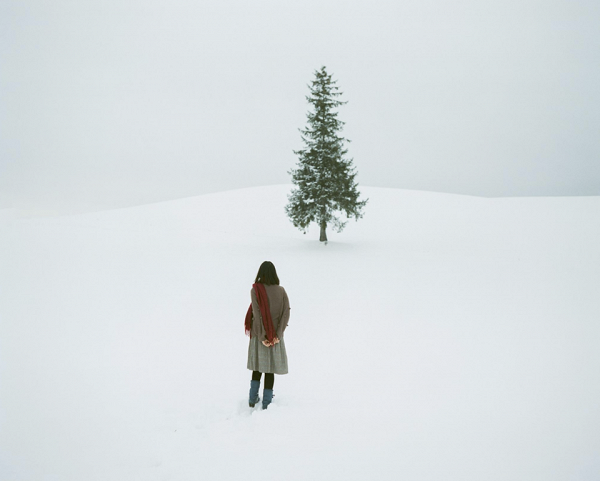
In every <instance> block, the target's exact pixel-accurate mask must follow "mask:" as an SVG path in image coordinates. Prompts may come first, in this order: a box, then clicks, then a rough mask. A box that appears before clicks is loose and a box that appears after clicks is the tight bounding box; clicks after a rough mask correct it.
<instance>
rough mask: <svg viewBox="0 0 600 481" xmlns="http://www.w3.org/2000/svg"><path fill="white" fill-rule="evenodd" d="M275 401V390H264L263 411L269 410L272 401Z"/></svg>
mask: <svg viewBox="0 0 600 481" xmlns="http://www.w3.org/2000/svg"><path fill="white" fill-rule="evenodd" d="M272 400H273V390H272V389H264V390H263V409H267V408H268V407H269V404H271V401H272Z"/></svg>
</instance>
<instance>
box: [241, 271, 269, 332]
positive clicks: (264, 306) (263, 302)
mask: <svg viewBox="0 0 600 481" xmlns="http://www.w3.org/2000/svg"><path fill="white" fill-rule="evenodd" d="M252 287H253V288H254V293H255V294H256V300H257V301H258V308H259V309H260V315H261V317H262V320H263V326H264V328H265V331H266V333H267V341H269V342H270V343H272V342H273V339H275V328H274V327H273V319H271V309H270V308H269V298H268V297H267V290H266V289H265V286H264V285H263V284H261V283H259V282H257V283H256V284H252ZM244 326H245V328H246V335H247V336H250V337H252V333H251V330H252V303H250V307H249V308H248V312H247V313H246V321H245V322H244Z"/></svg>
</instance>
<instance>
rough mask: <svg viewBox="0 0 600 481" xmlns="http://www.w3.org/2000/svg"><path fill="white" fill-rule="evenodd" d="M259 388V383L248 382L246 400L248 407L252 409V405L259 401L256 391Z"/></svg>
mask: <svg viewBox="0 0 600 481" xmlns="http://www.w3.org/2000/svg"><path fill="white" fill-rule="evenodd" d="M259 388H260V381H254V380H252V381H250V397H249V399H248V405H249V406H250V407H251V408H253V407H254V405H255V404H256V403H257V402H258V401H260V398H259V397H258V389H259Z"/></svg>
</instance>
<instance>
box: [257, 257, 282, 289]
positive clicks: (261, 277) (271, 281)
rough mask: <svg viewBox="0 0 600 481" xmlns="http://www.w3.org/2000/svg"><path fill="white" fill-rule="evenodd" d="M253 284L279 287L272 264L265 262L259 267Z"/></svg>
mask: <svg viewBox="0 0 600 481" xmlns="http://www.w3.org/2000/svg"><path fill="white" fill-rule="evenodd" d="M254 282H260V283H261V284H264V285H265V286H273V285H276V286H278V285H279V277H277V271H276V270H275V266H274V265H273V263H272V262H270V261H265V262H263V263H262V264H261V265H260V267H259V269H258V274H256V280H255V281H254Z"/></svg>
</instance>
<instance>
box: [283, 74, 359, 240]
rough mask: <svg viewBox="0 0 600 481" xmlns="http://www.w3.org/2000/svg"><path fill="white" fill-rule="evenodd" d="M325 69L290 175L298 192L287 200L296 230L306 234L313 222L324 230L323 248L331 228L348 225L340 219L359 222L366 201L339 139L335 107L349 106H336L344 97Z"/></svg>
mask: <svg viewBox="0 0 600 481" xmlns="http://www.w3.org/2000/svg"><path fill="white" fill-rule="evenodd" d="M336 83H337V81H334V80H332V78H331V75H329V74H328V73H327V71H326V69H325V67H321V70H317V71H315V79H314V80H313V81H312V85H309V89H310V95H308V96H307V97H306V100H307V101H308V102H309V103H310V104H312V107H313V109H314V110H313V111H309V112H308V114H307V127H306V129H300V132H301V134H302V142H303V143H304V148H303V149H302V150H297V151H294V154H296V155H297V156H298V159H299V161H298V165H297V167H296V168H295V169H292V170H290V172H289V173H290V174H291V175H292V182H293V183H294V185H296V187H295V188H294V189H293V190H292V192H291V193H290V195H289V196H288V200H289V203H288V205H287V206H286V208H285V211H286V213H287V215H288V217H289V218H290V220H291V221H292V223H293V224H294V226H296V227H298V228H299V229H301V230H303V231H304V232H306V229H307V228H308V226H309V225H310V223H311V222H316V223H317V224H318V225H319V227H320V229H321V233H320V238H319V240H320V241H321V242H327V232H326V229H327V226H328V225H332V226H333V227H334V228H335V230H337V232H341V231H342V229H343V228H344V227H345V226H346V224H347V221H342V220H341V219H340V218H339V217H338V216H337V215H336V214H337V213H338V212H340V213H344V214H345V216H346V218H347V219H349V218H355V219H356V220H358V219H360V218H361V217H362V216H363V213H362V209H363V207H364V206H365V204H366V203H367V200H362V201H359V200H358V196H359V195H360V193H359V192H358V191H357V189H356V188H357V186H358V184H357V183H356V182H355V181H354V178H355V177H356V170H355V168H354V167H353V166H352V159H347V158H345V156H346V154H347V153H348V150H347V149H346V148H345V143H346V142H350V141H349V140H348V139H345V138H343V137H340V136H339V135H338V133H339V132H340V131H341V130H342V128H343V126H344V122H342V121H340V120H338V118H337V115H338V113H337V111H334V109H335V108H336V107H339V106H340V105H344V104H345V103H346V102H342V101H340V100H337V98H338V97H339V96H340V95H342V94H341V92H339V89H338V87H337V85H336Z"/></svg>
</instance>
